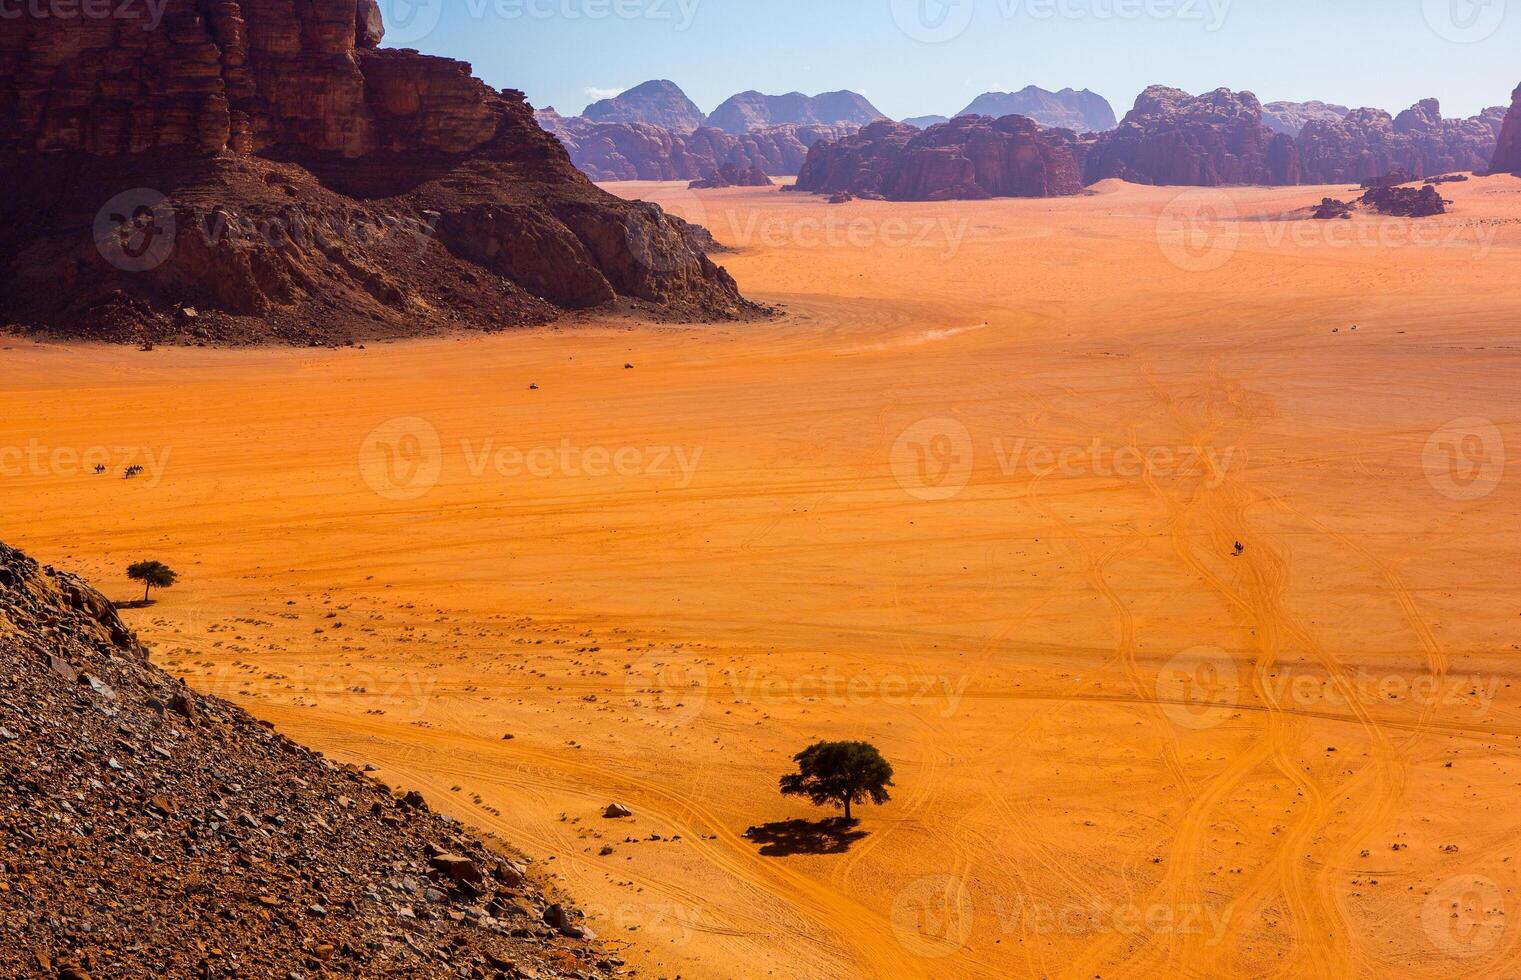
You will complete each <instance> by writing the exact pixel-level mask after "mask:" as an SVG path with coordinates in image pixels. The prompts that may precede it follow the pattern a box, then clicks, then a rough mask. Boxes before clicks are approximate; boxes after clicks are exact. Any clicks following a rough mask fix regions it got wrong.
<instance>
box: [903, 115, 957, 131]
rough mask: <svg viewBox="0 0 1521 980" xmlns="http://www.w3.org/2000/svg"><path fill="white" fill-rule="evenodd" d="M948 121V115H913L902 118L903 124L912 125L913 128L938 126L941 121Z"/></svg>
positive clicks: (949, 118)
mask: <svg viewBox="0 0 1521 980" xmlns="http://www.w3.org/2000/svg"><path fill="white" fill-rule="evenodd" d="M950 121H951V117H950V116H914V117H912V118H909V119H905V120H903V124H904V125H905V126H912V127H914V128H915V129H929V128H930V127H931V126H939V125H941V124H942V123H948V122H950Z"/></svg>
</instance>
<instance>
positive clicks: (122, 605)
mask: <svg viewBox="0 0 1521 980" xmlns="http://www.w3.org/2000/svg"><path fill="white" fill-rule="evenodd" d="M157 604H158V600H157V599H128V600H127V601H126V602H113V603H112V605H113V606H115V607H116V608H117V609H147V608H149V607H150V606H155V605H157Z"/></svg>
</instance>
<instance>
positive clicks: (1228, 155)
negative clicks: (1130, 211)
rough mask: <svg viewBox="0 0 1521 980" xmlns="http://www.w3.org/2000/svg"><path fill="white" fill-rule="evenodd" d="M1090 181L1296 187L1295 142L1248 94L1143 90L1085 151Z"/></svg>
mask: <svg viewBox="0 0 1521 980" xmlns="http://www.w3.org/2000/svg"><path fill="white" fill-rule="evenodd" d="M1085 170H1086V173H1085V177H1086V182H1087V183H1090V184H1091V183H1095V182H1097V181H1100V180H1105V179H1107V178H1110V177H1119V178H1122V179H1124V180H1128V181H1131V182H1133V183H1137V184H1185V185H1194V186H1205V187H1213V186H1217V185H1221V184H1295V183H1298V182H1299V164H1298V160H1297V152H1296V148H1295V145H1294V141H1293V140H1292V139H1290V138H1289V137H1287V136H1283V135H1281V134H1275V133H1273V132H1272V131H1271V130H1269V129H1268V128H1267V127H1266V126H1264V125H1263V122H1262V105H1261V103H1259V102H1258V101H1257V97H1256V96H1255V95H1252V94H1251V93H1250V92H1241V93H1235V92H1232V91H1231V90H1230V89H1224V88H1222V89H1216V90H1215V91H1213V92H1210V93H1207V94H1205V95H1201V96H1197V97H1196V96H1192V95H1189V94H1188V93H1187V92H1183V91H1180V90H1178V89H1173V88H1167V87H1165V86H1160V85H1157V86H1152V87H1151V88H1148V89H1147V90H1146V91H1145V92H1143V93H1141V96H1140V98H1138V99H1137V100H1136V104H1135V108H1134V109H1132V110H1131V111H1130V113H1129V115H1127V116H1126V117H1125V119H1124V120H1123V121H1122V122H1121V123H1120V125H1119V127H1118V128H1117V129H1114V130H1112V131H1110V132H1108V133H1103V134H1100V136H1099V138H1098V141H1097V142H1096V143H1095V144H1094V145H1093V146H1092V148H1091V150H1089V152H1088V153H1087V162H1086V165H1085Z"/></svg>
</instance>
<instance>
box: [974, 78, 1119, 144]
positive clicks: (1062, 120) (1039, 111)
mask: <svg viewBox="0 0 1521 980" xmlns="http://www.w3.org/2000/svg"><path fill="white" fill-rule="evenodd" d="M958 115H962V116H991V117H993V118H994V119H1001V118H1003V117H1004V116H1027V117H1029V118H1031V119H1033V120H1035V121H1036V122H1038V123H1040V124H1041V125H1042V126H1045V127H1046V128H1048V129H1070V130H1072V131H1073V132H1077V133H1102V132H1105V131H1106V130H1110V129H1113V128H1114V127H1115V126H1116V125H1117V123H1116V122H1115V118H1114V109H1113V108H1112V107H1111V106H1110V105H1109V101H1108V100H1107V99H1105V98H1104V97H1103V96H1101V95H1098V94H1097V93H1094V92H1090V91H1088V90H1087V89H1084V90H1083V91H1081V92H1078V91H1074V90H1073V89H1070V88H1064V89H1062V90H1061V91H1060V92H1048V91H1046V90H1045V89H1043V88H1038V87H1036V86H1034V85H1030V86H1027V87H1026V88H1023V89H1021V90H1019V91H1018V92H987V93H984V94H983V95H980V96H978V97H977V98H976V99H974V100H973V101H972V104H971V105H969V106H967V107H966V108H965V109H963V110H961V112H960V113H959V114H958Z"/></svg>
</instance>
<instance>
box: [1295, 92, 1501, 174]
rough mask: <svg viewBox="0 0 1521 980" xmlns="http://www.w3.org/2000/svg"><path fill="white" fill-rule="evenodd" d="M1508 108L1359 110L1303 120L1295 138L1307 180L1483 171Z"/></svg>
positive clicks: (1429, 103) (1422, 105)
mask: <svg viewBox="0 0 1521 980" xmlns="http://www.w3.org/2000/svg"><path fill="white" fill-rule="evenodd" d="M1503 122H1504V110H1502V109H1499V108H1494V109H1486V110H1485V111H1484V112H1483V113H1481V114H1480V115H1478V116H1474V117H1472V118H1469V119H1444V118H1442V109H1441V105H1440V103H1438V102H1437V100H1436V99H1427V100H1425V101H1423V102H1419V103H1417V104H1416V105H1414V106H1412V107H1410V108H1409V109H1406V110H1405V111H1404V112H1401V113H1400V114H1399V115H1398V116H1397V117H1391V116H1390V115H1389V114H1388V113H1387V112H1384V111H1383V110H1381V109H1355V110H1353V111H1351V112H1348V113H1347V114H1346V115H1345V116H1344V117H1343V118H1340V119H1333V118H1318V119H1312V120H1310V121H1309V122H1307V123H1305V126H1304V128H1303V129H1302V130H1301V131H1300V133H1299V137H1298V139H1297V140H1296V141H1295V143H1296V146H1297V148H1298V152H1299V164H1300V169H1301V173H1302V179H1303V181H1304V182H1305V183H1313V184H1333V183H1341V182H1352V183H1357V182H1360V181H1363V180H1368V179H1370V178H1373V177H1378V176H1380V175H1383V174H1387V173H1390V172H1391V171H1396V170H1402V171H1404V172H1406V173H1408V174H1409V175H1410V176H1411V177H1432V176H1436V175H1439V174H1445V173H1453V172H1455V171H1472V170H1483V169H1485V168H1486V167H1487V166H1488V164H1489V162H1490V161H1491V159H1492V158H1493V156H1494V153H1495V147H1496V144H1497V142H1498V139H1499V135H1500V128H1501V125H1502V124H1503Z"/></svg>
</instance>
